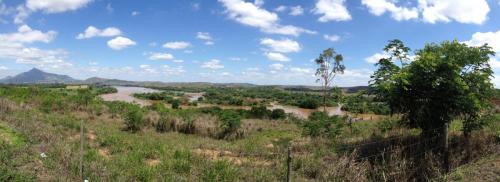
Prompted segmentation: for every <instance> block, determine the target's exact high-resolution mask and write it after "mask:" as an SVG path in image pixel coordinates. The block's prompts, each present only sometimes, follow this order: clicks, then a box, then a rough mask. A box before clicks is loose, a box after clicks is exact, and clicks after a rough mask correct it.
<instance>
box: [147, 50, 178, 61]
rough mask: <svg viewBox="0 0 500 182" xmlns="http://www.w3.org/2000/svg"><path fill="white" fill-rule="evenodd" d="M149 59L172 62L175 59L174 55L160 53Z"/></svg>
mask: <svg viewBox="0 0 500 182" xmlns="http://www.w3.org/2000/svg"><path fill="white" fill-rule="evenodd" d="M149 59H150V60H155V61H156V60H171V59H174V56H173V55H172V54H168V53H159V52H154V53H151V55H150V56H149Z"/></svg>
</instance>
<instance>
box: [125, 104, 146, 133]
mask: <svg viewBox="0 0 500 182" xmlns="http://www.w3.org/2000/svg"><path fill="white" fill-rule="evenodd" d="M143 117H144V114H143V112H142V110H141V108H140V107H139V106H129V107H128V108H127V112H126V113H125V117H124V118H125V124H126V125H127V129H128V130H131V131H139V130H141V127H142V126H143V124H144V121H143Z"/></svg>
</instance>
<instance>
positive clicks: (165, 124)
mask: <svg viewBox="0 0 500 182" xmlns="http://www.w3.org/2000/svg"><path fill="white" fill-rule="evenodd" d="M170 119H171V118H170V117H169V116H168V115H167V114H163V113H162V114H160V119H158V122H157V123H156V125H155V127H156V131H158V132H167V131H170V129H171V127H170V126H171V124H170V123H171V122H170Z"/></svg>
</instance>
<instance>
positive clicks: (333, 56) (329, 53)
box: [315, 48, 345, 113]
mask: <svg viewBox="0 0 500 182" xmlns="http://www.w3.org/2000/svg"><path fill="white" fill-rule="evenodd" d="M343 61H344V58H343V57H342V54H338V53H337V52H335V50H333V48H328V49H326V50H324V51H323V53H321V54H320V55H319V57H318V58H316V60H315V62H316V64H317V65H318V66H319V67H318V69H316V77H318V79H317V80H316V82H321V86H322V87H323V112H325V113H326V99H327V97H328V88H330V85H331V84H332V82H333V79H334V78H335V76H337V74H344V70H345V66H344V64H343Z"/></svg>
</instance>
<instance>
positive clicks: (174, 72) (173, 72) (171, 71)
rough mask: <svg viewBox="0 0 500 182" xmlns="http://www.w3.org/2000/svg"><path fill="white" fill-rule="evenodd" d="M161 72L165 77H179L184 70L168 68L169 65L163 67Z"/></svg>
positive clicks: (181, 67)
mask: <svg viewBox="0 0 500 182" xmlns="http://www.w3.org/2000/svg"><path fill="white" fill-rule="evenodd" d="M162 72H163V73H164V74H166V75H180V74H183V73H185V72H186V70H184V67H183V66H176V67H173V66H169V65H163V66H162Z"/></svg>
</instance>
